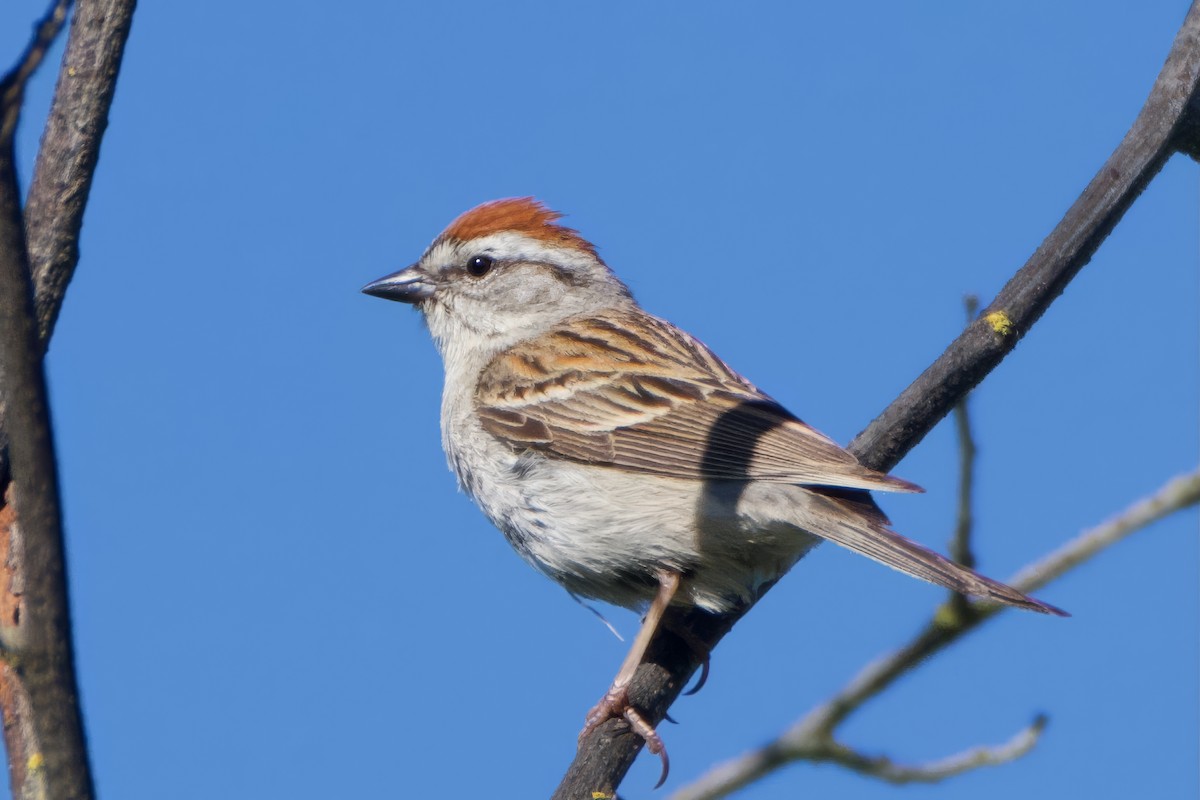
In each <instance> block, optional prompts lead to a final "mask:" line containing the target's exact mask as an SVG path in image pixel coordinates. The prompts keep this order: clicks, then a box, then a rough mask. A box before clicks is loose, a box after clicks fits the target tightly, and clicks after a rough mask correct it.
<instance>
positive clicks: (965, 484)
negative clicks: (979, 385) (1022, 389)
mask: <svg viewBox="0 0 1200 800" xmlns="http://www.w3.org/2000/svg"><path fill="white" fill-rule="evenodd" d="M964 303H965V305H966V307H967V324H968V325H970V324H971V323H972V322H974V320H975V316H976V315H977V314H978V313H979V298H978V297H976V296H975V295H973V294H972V295H967V297H966V298H965V300H964ZM969 400H970V393H968V394H966V395H963V398H962V399H961V400H959V401H958V403H956V404H955V406H954V430H955V432H956V434H957V435H958V514H957V516H956V518H955V521H954V536H953V538H951V539H950V557H951V558H953V559H954V560H955V561H957V562H958V563H960V564H962V565H963V566H964V567H973V566H975V554H974V553H972V552H971V533H972V529H973V528H974V527H975V519H974V517H973V516H972V512H971V506H972V503H971V496H972V494H973V493H974V488H975V457H976V455H977V454H978V453H977V449H976V447H975V437H974V436H973V435H971V413H970V409H968V408H967V404H968V401H969ZM958 596H959V597H961V595H958ZM964 600H965V598H964Z"/></svg>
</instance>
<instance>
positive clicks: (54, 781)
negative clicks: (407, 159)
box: [0, 0, 92, 798]
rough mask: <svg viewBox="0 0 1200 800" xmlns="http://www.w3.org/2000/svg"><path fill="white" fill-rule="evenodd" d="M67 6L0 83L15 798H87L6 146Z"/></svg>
mask: <svg viewBox="0 0 1200 800" xmlns="http://www.w3.org/2000/svg"><path fill="white" fill-rule="evenodd" d="M67 6H68V3H67V2H66V0H59V2H57V3H55V5H54V6H53V7H52V8H51V10H50V12H49V13H48V14H47V15H46V18H45V19H44V20H43V21H42V22H41V24H40V25H39V26H38V28H37V31H36V33H35V35H34V41H33V44H32V45H31V46H30V48H29V49H28V50H27V51H26V53H25V56H24V57H23V58H22V60H21V62H20V63H19V64H18V65H17V67H16V68H14V69H13V70H12V71H11V72H9V73H8V75H6V76H5V78H4V80H3V81H2V82H0V88H2V92H0V97H2V103H3V109H2V117H0V118H2V119H3V123H2V124H0V376H2V377H3V382H4V386H5V389H6V392H7V395H8V397H9V422H10V425H11V429H12V432H13V435H12V440H11V442H10V444H9V452H10V456H11V459H12V471H13V474H14V477H15V480H14V481H13V484H12V487H11V488H12V491H11V492H9V493H8V497H9V498H11V500H12V508H11V509H6V511H7V512H8V513H6V514H5V515H4V517H3V527H4V530H3V534H4V536H3V538H4V545H5V546H6V548H7V549H8V553H7V555H8V556H9V557H8V559H6V560H7V561H8V562H10V563H12V564H13V570H14V573H15V574H14V575H12V576H11V577H10V580H11V581H12V582H13V583H14V584H17V585H18V586H19V587H20V590H19V594H20V599H19V601H18V603H17V604H15V605H12V606H9V610H11V611H12V612H13V613H12V617H10V618H7V619H4V620H3V623H4V627H3V642H4V652H3V669H2V670H0V705H2V706H3V709H4V713H5V720H4V722H5V740H6V744H7V745H8V746H9V761H10V763H11V764H12V769H11V771H10V780H11V783H12V789H13V795H14V796H16V797H45V796H49V797H55V798H58V797H62V798H90V797H91V796H92V778H91V771H90V768H89V765H88V758H87V743H86V741H85V738H84V733H83V720H82V717H81V715H80V711H79V703H78V695H79V692H78V689H77V684H76V680H75V660H74V653H73V650H72V645H71V615H70V604H69V603H68V601H67V576H66V566H65V561H64V559H63V536H62V515H61V510H60V506H59V495H58V467H57V462H56V461H55V458H54V437H53V434H52V431H51V428H50V415H49V405H48V401H47V397H46V376H45V374H44V373H43V370H42V348H41V345H40V343H39V342H38V334H37V324H36V322H35V317H34V305H33V285H32V282H31V281H30V272H29V262H28V259H27V257H26V252H27V251H26V249H25V231H24V225H23V219H22V214H21V193H20V189H19V187H18V185H17V172H16V160H15V157H14V150H13V138H14V134H15V132H16V123H17V120H18V119H19V116H20V108H21V104H22V103H23V101H24V89H25V84H26V82H27V81H28V79H29V77H30V76H31V75H32V74H33V71H34V69H35V68H36V67H37V65H38V63H39V62H40V61H41V60H42V58H43V57H44V56H45V53H46V51H47V50H48V49H49V47H50V45H51V44H52V43H53V41H54V39H55V38H56V37H57V35H58V32H59V31H60V30H61V29H62V25H63V23H64V22H65V20H66V15H67ZM14 512H15V513H14ZM6 589H7V590H8V591H10V592H12V591H14V589H15V587H14V586H12V585H10V586H9V587H6ZM14 593H15V592H14Z"/></svg>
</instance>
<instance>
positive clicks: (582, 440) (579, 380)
mask: <svg viewBox="0 0 1200 800" xmlns="http://www.w3.org/2000/svg"><path fill="white" fill-rule="evenodd" d="M475 404H476V409H477V411H478V413H479V416H480V418H481V420H482V421H483V426H484V428H485V429H486V430H487V431H488V432H489V433H491V434H492V435H493V436H496V437H497V438H499V439H500V440H502V441H503V442H505V443H506V444H507V445H508V446H509V447H511V448H512V449H513V450H514V451H518V452H519V451H524V450H527V449H532V450H537V451H540V452H543V453H546V454H549V455H554V456H558V457H560V458H566V459H570V460H573V461H580V462H584V463H588V464H597V465H603V466H613V467H620V468H622V469H630V470H636V471H641V472H646V473H651V474H656V475H668V476H673V477H680V478H693V479H701V480H722V479H728V480H748V479H749V480H764V481H776V482H780V483H796V484H806V485H819V486H838V487H846V488H853V489H879V490H886V491H920V489H919V488H918V487H916V486H914V485H913V484H911V483H908V482H907V481H903V480H900V479H899V478H893V477H891V476H889V475H884V474H882V473H878V472H875V471H873V470H870V469H867V468H866V467H864V466H862V465H861V464H859V463H858V461H857V460H856V459H855V458H854V456H852V455H851V454H850V453H848V452H846V451H845V450H843V449H842V448H841V447H839V446H838V445H837V444H835V443H834V442H833V441H831V440H830V439H828V438H826V437H825V436H824V435H823V434H821V433H819V432H817V431H816V430H814V429H813V428H810V427H809V426H807V425H805V424H804V423H803V422H801V421H800V420H799V419H797V418H796V417H795V416H793V415H792V414H790V413H789V412H788V411H787V410H786V409H784V408H783V407H782V406H780V405H779V404H778V403H776V402H775V401H774V400H772V399H771V398H770V397H767V396H766V395H765V394H763V393H762V392H760V391H759V390H758V389H756V388H755V387H754V385H753V384H751V383H750V382H749V381H747V380H746V379H745V378H743V377H741V376H740V375H738V374H737V373H736V372H734V371H733V370H732V369H730V368H729V367H728V366H727V365H726V364H725V363H724V362H723V361H721V360H720V359H719V358H717V357H716V356H715V355H713V354H712V352H711V351H709V350H708V348H706V347H705V346H704V345H703V344H701V343H700V342H698V341H696V340H695V339H693V338H692V337H690V336H688V335H687V334H686V333H683V332H682V331H680V330H678V329H677V328H675V327H674V326H672V325H670V324H669V323H666V322H664V321H662V320H659V319H657V318H655V317H651V316H649V315H648V314H642V313H639V312H636V311H624V312H615V311H614V312H608V313H606V314H603V315H599V316H595V317H588V318H581V319H575V320H570V321H568V322H567V323H564V324H563V325H562V326H560V327H559V328H556V329H555V330H552V331H550V332H549V333H546V334H544V335H542V336H540V337H538V338H536V339H533V340H530V341H528V342H524V343H522V344H520V345H517V346H516V347H514V348H512V349H510V350H509V351H507V352H505V353H502V354H500V355H499V356H497V357H496V358H495V359H494V360H493V361H492V363H491V364H489V365H488V367H487V368H486V369H485V370H484V371H483V374H482V375H481V377H480V381H479V386H478V388H477V390H476V395H475Z"/></svg>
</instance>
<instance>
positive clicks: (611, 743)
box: [553, 3, 1200, 800]
mask: <svg viewBox="0 0 1200 800" xmlns="http://www.w3.org/2000/svg"><path fill="white" fill-rule="evenodd" d="M1198 85H1200V8H1198V7H1197V5H1196V4H1195V3H1193V5H1192V7H1191V8H1190V9H1189V11H1188V14H1187V17H1186V18H1185V20H1184V22H1183V26H1182V27H1181V28H1180V30H1179V33H1178V34H1177V35H1176V38H1175V42H1174V44H1173V45H1172V47H1171V52H1170V54H1169V55H1168V57H1167V61H1166V64H1165V66H1164V67H1163V70H1162V72H1160V73H1159V76H1158V78H1157V80H1156V81H1155V83H1154V88H1153V89H1152V90H1151V92H1150V95H1149V97H1148V98H1147V100H1146V103H1145V105H1144V106H1143V107H1142V110H1141V112H1140V113H1139V114H1138V117H1137V119H1136V120H1135V121H1134V123H1133V126H1132V127H1131V128H1130V129H1129V132H1128V133H1127V134H1126V135H1125V138H1124V139H1123V140H1122V141H1121V144H1120V145H1119V146H1118V147H1117V149H1116V150H1115V151H1114V152H1113V154H1112V156H1111V157H1110V158H1109V160H1108V161H1107V162H1106V163H1105V165H1104V166H1103V167H1102V168H1101V169H1100V172H1099V173H1098V174H1097V175H1096V177H1095V178H1093V180H1092V182H1091V183H1090V184H1088V186H1087V188H1086V189H1084V191H1083V194H1082V195H1080V197H1079V199H1078V200H1076V201H1075V203H1074V205H1072V206H1071V208H1070V209H1069V210H1068V211H1067V213H1066V215H1065V216H1064V217H1063V219H1062V221H1061V222H1059V224H1058V226H1057V227H1056V228H1055V229H1054V231H1052V232H1051V234H1050V235H1049V236H1048V237H1047V238H1046V240H1045V241H1044V242H1043V243H1042V245H1041V246H1040V247H1039V248H1038V249H1037V251H1036V252H1035V253H1034V254H1033V256H1032V257H1031V258H1030V259H1029V261H1028V262H1027V263H1026V265H1025V266H1024V267H1022V269H1021V270H1020V271H1018V272H1017V274H1016V275H1014V276H1013V278H1012V279H1011V280H1010V281H1009V282H1008V284H1007V285H1006V286H1005V287H1004V288H1003V290H1001V292H1000V294H999V295H997V297H996V298H995V300H993V301H992V303H991V304H990V305H989V306H988V307H987V309H985V311H984V314H983V315H982V316H981V318H980V319H979V320H977V321H976V322H974V323H972V324H971V325H970V326H968V328H967V330H966V331H965V332H964V333H963V334H962V335H961V336H959V337H958V338H957V339H956V340H955V341H954V342H953V343H952V344H951V345H950V347H949V348H948V349H947V350H946V352H945V353H943V354H942V356H941V357H939V358H938V359H937V361H935V362H934V363H933V364H932V365H931V366H930V367H929V368H928V369H926V370H925V372H924V373H922V375H921V376H920V377H918V378H917V380H916V381H914V382H913V384H912V385H911V386H909V387H908V388H907V389H905V390H904V392H903V393H901V395H900V396H899V397H898V398H897V399H896V400H895V401H894V402H893V403H892V404H891V405H889V406H888V408H887V409H886V410H885V411H884V412H883V414H881V415H880V416H879V417H878V418H876V419H875V420H874V421H873V422H872V423H871V424H870V425H869V426H868V427H867V428H866V430H864V431H863V432H862V433H861V434H859V435H858V436H857V437H856V438H855V440H854V441H853V442H852V443H851V444H850V448H849V449H850V450H851V452H853V453H854V454H855V455H856V456H857V457H858V458H859V460H860V461H862V462H863V463H864V464H866V465H867V466H870V467H872V468H875V469H879V470H884V471H887V470H890V469H891V468H892V467H894V466H895V465H896V463H897V462H899V460H900V459H901V458H902V457H903V456H904V455H905V454H906V453H907V452H908V451H909V450H910V449H912V448H913V447H914V446H915V445H916V444H917V443H918V442H920V441H921V439H922V438H924V436H925V434H926V433H928V432H929V430H930V429H931V428H932V427H933V426H934V425H935V424H937V422H938V421H939V420H940V419H942V417H944V416H945V415H946V413H947V412H948V411H949V410H950V409H951V408H952V407H953V405H954V404H955V403H956V402H958V400H959V399H960V398H962V397H963V396H964V395H966V393H967V392H968V391H970V390H971V389H972V388H973V387H974V386H976V385H977V384H978V383H979V382H980V381H981V380H982V379H983V378H984V377H985V376H986V375H987V374H988V373H989V372H990V371H991V370H992V369H993V368H994V367H995V366H996V365H997V364H999V363H1000V361H1001V360H1002V359H1003V358H1004V357H1005V356H1006V355H1007V354H1008V353H1009V352H1011V351H1012V349H1013V347H1015V346H1016V343H1017V341H1018V340H1019V339H1020V338H1021V337H1022V336H1024V335H1025V334H1026V333H1027V332H1028V331H1029V329H1030V328H1031V327H1032V326H1033V324H1034V323H1035V322H1036V321H1037V320H1038V319H1039V318H1040V317H1041V315H1042V314H1043V313H1044V312H1045V310H1046V309H1047V308H1048V307H1049V306H1050V304H1051V303H1052V302H1053V301H1054V299H1055V298H1056V297H1058V295H1059V294H1061V293H1062V291H1063V289H1064V288H1065V287H1066V285H1067V284H1068V282H1070V280H1071V279H1072V278H1073V277H1074V276H1075V275H1076V274H1077V273H1078V272H1079V270H1080V269H1081V268H1082V267H1083V265H1084V264H1086V263H1087V262H1088V261H1089V260H1090V259H1091V257H1092V255H1093V254H1094V253H1095V252H1096V249H1097V248H1098V247H1099V246H1100V243H1101V242H1102V241H1104V239H1105V237H1107V236H1108V234H1109V233H1110V232H1111V231H1112V229H1113V228H1114V227H1115V226H1116V224H1117V222H1118V221H1119V220H1120V219H1121V217H1122V215H1123V214H1124V213H1125V211H1126V210H1127V209H1128V208H1129V206H1130V205H1131V204H1132V203H1133V201H1134V200H1135V199H1136V198H1137V196H1138V195H1139V194H1140V193H1141V192H1142V190H1143V189H1145V187H1146V186H1147V185H1149V183H1150V181H1151V180H1152V179H1153V178H1154V176H1155V175H1156V174H1158V171H1159V170H1160V169H1161V168H1162V166H1163V164H1164V163H1165V162H1166V160H1167V158H1169V157H1170V155H1171V154H1172V152H1174V151H1176V150H1179V151H1182V152H1188V153H1195V152H1197V150H1200V147H1197V145H1196V142H1195V137H1196V136H1197V135H1200V134H1198V132H1200V124H1197V123H1196V119H1197V114H1198V112H1197V109H1198V108H1200V93H1198V90H1197V88H1198ZM768 588H769V587H768ZM763 591H764V592H765V591H766V589H764V590H763ZM752 605H753V604H751V606H752ZM751 606H747V607H746V608H743V609H740V610H739V611H737V612H734V613H731V614H726V615H723V616H713V615H711V614H706V613H704V612H702V611H698V610H690V611H688V610H677V609H672V610H671V612H669V613H668V615H667V617H666V619H665V621H664V625H663V626H662V629H660V633H659V635H658V636H656V638H655V640H654V641H653V642H651V645H650V647H649V649H648V650H647V653H646V657H645V659H644V661H643V663H642V666H641V667H640V668H639V669H638V672H637V674H636V676H635V677H634V680H633V683H632V684H631V686H630V689H629V697H630V700H631V702H632V703H633V704H634V705H635V706H637V707H638V708H639V709H641V710H642V711H643V712H645V717H646V718H647V719H648V720H650V721H651V723H652V724H657V723H658V722H660V721H661V720H662V718H663V715H664V714H665V713H666V710H667V708H668V707H669V706H670V704H671V703H672V702H674V700H675V698H676V697H677V696H678V695H679V692H680V690H681V688H682V686H683V685H685V683H686V682H687V679H688V677H689V676H690V675H691V674H692V673H693V672H694V671H695V669H696V666H697V664H696V655H695V652H694V645H695V643H697V642H699V643H702V644H704V645H705V646H707V647H708V648H709V649H710V650H711V649H712V648H713V647H715V646H716V644H717V643H718V642H719V641H720V640H721V638H722V637H723V636H724V635H725V634H726V633H728V631H729V630H730V629H731V628H732V627H733V625H734V624H735V623H736V622H737V620H738V619H740V618H741V617H742V615H744V614H745V613H746V612H747V611H748V610H749V608H750V607H751ZM671 631H686V632H687V634H686V639H687V641H685V639H684V637H681V636H679V635H676V634H674V633H672V632H671ZM642 744H643V742H642V740H641V738H640V737H638V736H636V735H634V734H632V733H631V732H630V731H629V729H628V726H627V725H625V723H624V722H622V721H619V720H610V721H609V722H607V723H605V724H604V725H602V726H600V727H599V728H597V729H596V730H595V731H594V732H593V733H592V735H591V736H589V737H588V738H587V739H585V740H584V741H582V742H581V743H580V747H579V750H578V752H577V753H576V756H575V759H574V761H573V762H572V764H571V766H570V767H569V768H568V770H567V772H566V774H565V775H564V777H563V779H562V782H561V783H560V784H559V786H558V788H557V789H556V790H555V793H554V795H553V797H554V798H556V800H574V798H579V797H591V796H592V795H593V793H595V794H596V795H597V796H605V795H608V796H612V795H614V794H615V790H616V787H617V786H618V785H619V784H620V782H621V779H622V778H624V776H625V773H626V772H627V771H628V770H629V767H630V766H631V765H632V764H633V760H634V758H636V757H637V753H638V751H639V750H640V749H641V747H642Z"/></svg>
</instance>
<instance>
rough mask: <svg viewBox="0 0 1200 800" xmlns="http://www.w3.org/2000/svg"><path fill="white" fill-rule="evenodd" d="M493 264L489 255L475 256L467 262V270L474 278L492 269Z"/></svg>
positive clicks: (480, 276)
mask: <svg viewBox="0 0 1200 800" xmlns="http://www.w3.org/2000/svg"><path fill="white" fill-rule="evenodd" d="M493 264H495V261H493V260H492V257H491V256H475V257H474V258H472V259H471V260H470V261H468V262H467V272H469V273H470V274H471V276H472V277H474V278H482V277H483V276H484V275H487V274H488V273H489V272H491V271H492V265H493Z"/></svg>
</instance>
